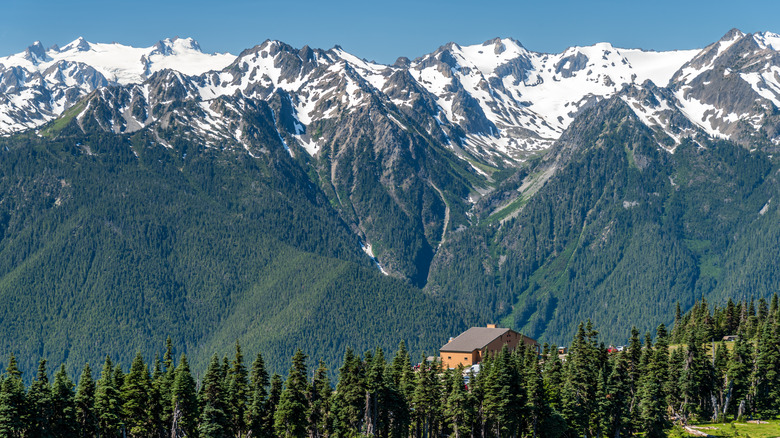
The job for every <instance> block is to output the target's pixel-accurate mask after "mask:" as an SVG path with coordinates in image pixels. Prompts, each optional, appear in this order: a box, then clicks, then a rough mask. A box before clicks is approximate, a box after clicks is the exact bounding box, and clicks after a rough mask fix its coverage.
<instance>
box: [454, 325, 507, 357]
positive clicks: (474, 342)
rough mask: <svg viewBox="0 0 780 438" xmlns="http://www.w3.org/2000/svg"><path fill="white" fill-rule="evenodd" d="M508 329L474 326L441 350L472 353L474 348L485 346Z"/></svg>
mask: <svg viewBox="0 0 780 438" xmlns="http://www.w3.org/2000/svg"><path fill="white" fill-rule="evenodd" d="M508 331H509V329H508V328H487V327H472V328H470V329H468V330H466V331H465V332H463V333H461V334H460V336H458V337H457V338H455V339H453V340H451V341H450V342H448V343H447V345H445V346H443V347H441V348H440V349H439V350H440V351H457V352H468V353H470V352H472V351H474V350H479V349H482V348H485V346H486V345H487V344H489V343H491V342H493V341H494V340H495V339H496V338H498V337H499V336H501V335H503V334H504V333H506V332H508Z"/></svg>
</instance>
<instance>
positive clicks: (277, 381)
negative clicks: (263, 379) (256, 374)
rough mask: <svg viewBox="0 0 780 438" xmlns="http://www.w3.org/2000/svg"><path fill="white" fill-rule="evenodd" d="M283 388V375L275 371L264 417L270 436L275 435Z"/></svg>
mask: <svg viewBox="0 0 780 438" xmlns="http://www.w3.org/2000/svg"><path fill="white" fill-rule="evenodd" d="M283 388H284V386H283V383H282V377H281V376H280V375H278V374H276V373H274V375H273V376H271V382H270V385H269V390H268V400H267V402H266V404H265V418H263V425H264V427H265V428H266V431H267V433H268V434H269V435H270V436H274V435H273V433H274V422H275V416H276V409H277V408H278V406H279V400H280V399H281V397H282V390H283Z"/></svg>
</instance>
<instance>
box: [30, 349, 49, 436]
mask: <svg viewBox="0 0 780 438" xmlns="http://www.w3.org/2000/svg"><path fill="white" fill-rule="evenodd" d="M27 404H28V409H29V415H30V417H29V423H28V426H29V428H30V436H31V437H45V436H49V435H50V434H52V433H53V430H52V428H51V426H50V424H49V421H50V420H51V418H52V415H53V414H54V413H53V411H52V394H51V385H49V376H48V373H47V372H46V359H41V361H40V362H39V363H38V373H37V374H36V376H35V380H33V382H32V384H31V385H30V390H29V391H28V393H27Z"/></svg>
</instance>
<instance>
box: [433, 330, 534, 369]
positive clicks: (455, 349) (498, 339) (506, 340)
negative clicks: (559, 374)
mask: <svg viewBox="0 0 780 438" xmlns="http://www.w3.org/2000/svg"><path fill="white" fill-rule="evenodd" d="M521 342H522V343H523V344H524V345H532V346H534V348H536V350H537V351H538V350H539V343H538V342H536V340H535V339H532V338H529V337H528V336H525V335H523V334H520V333H518V332H516V331H514V330H511V329H508V328H498V327H496V325H495V324H488V325H487V327H472V328H470V329H468V330H466V331H465V332H463V333H461V334H460V335H458V337H456V338H450V341H449V342H447V344H446V345H444V346H443V347H441V348H440V349H439V356H440V357H441V364H442V367H444V368H457V367H458V366H459V365H463V366H465V367H468V366H471V365H474V364H478V363H480V362H482V358H484V357H485V356H486V355H488V354H495V353H497V352H499V351H501V349H502V348H503V347H504V345H506V346H507V348H509V350H514V349H515V348H517V346H518V345H520V343H521Z"/></svg>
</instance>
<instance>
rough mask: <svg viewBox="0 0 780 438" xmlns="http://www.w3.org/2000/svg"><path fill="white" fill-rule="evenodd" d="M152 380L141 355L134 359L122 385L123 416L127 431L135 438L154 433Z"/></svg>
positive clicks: (138, 354) (137, 354)
mask: <svg viewBox="0 0 780 438" xmlns="http://www.w3.org/2000/svg"><path fill="white" fill-rule="evenodd" d="M151 389H152V380H151V377H150V376H149V369H148V368H147V367H146V364H145V363H144V359H143V357H142V356H141V353H140V352H138V353H136V355H135V358H133V363H132V365H131V366H130V372H129V373H128V374H127V375H126V376H125V378H124V382H123V384H122V390H121V394H122V402H123V403H122V416H123V418H124V420H125V429H126V431H127V433H128V434H129V435H131V436H133V437H146V436H150V435H152V434H153V433H154V422H153V418H152V415H151V412H150V408H151V407H152V406H153V405H152V403H151V397H150V394H149V392H150V391H151Z"/></svg>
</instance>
